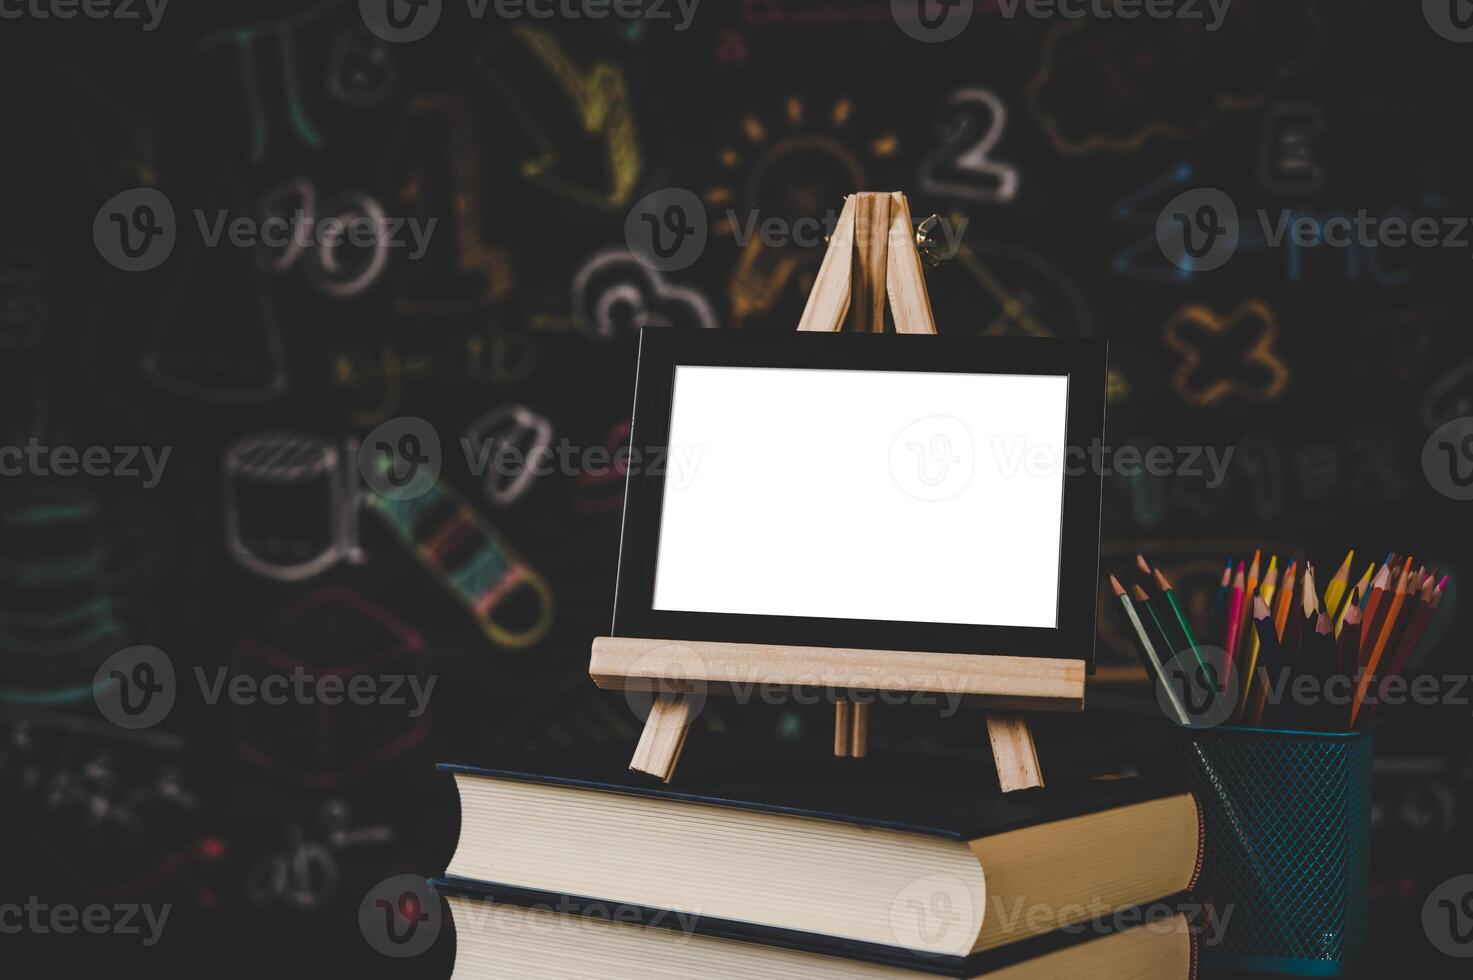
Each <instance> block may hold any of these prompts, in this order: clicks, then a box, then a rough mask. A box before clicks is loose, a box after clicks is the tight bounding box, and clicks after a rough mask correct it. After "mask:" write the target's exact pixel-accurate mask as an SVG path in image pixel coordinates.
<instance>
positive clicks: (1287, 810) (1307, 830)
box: [1174, 728, 1371, 977]
mask: <svg viewBox="0 0 1473 980" xmlns="http://www.w3.org/2000/svg"><path fill="white" fill-rule="evenodd" d="M1177 733H1178V734H1177V740H1176V744H1175V747H1174V755H1175V757H1176V761H1177V763H1178V765H1179V766H1180V767H1181V768H1182V771H1183V772H1184V773H1185V775H1186V777H1187V781H1188V782H1189V783H1190V785H1191V787H1192V790H1193V792H1194V793H1196V795H1197V799H1198V801H1199V802H1200V804H1201V807H1202V814H1203V819H1204V820H1205V823H1206V837H1205V843H1206V850H1205V853H1204V855H1203V862H1202V874H1201V877H1200V878H1199V880H1198V884H1197V889H1196V894H1197V897H1198V898H1199V899H1201V900H1202V901H1204V902H1205V903H1209V904H1211V905H1212V906H1213V907H1214V908H1215V909H1216V910H1217V911H1218V920H1219V922H1221V921H1222V918H1223V915H1224V913H1225V912H1226V910H1228V909H1231V910H1232V911H1231V916H1230V917H1229V918H1227V921H1226V922H1225V923H1224V924H1223V926H1222V928H1221V935H1217V936H1212V935H1207V936H1204V943H1203V946H1202V961H1203V964H1204V965H1206V966H1208V967H1210V968H1212V969H1218V970H1230V971H1247V972H1254V973H1278V974H1291V975H1297V976H1306V977H1333V976H1340V975H1342V974H1344V973H1347V972H1349V970H1350V968H1351V966H1352V963H1353V960H1354V959H1355V956H1356V954H1357V953H1358V952H1359V951H1360V949H1361V946H1362V945H1363V943H1364V942H1365V938H1366V902H1367V889H1368V887H1369V881H1370V858H1371V843H1370V840H1371V733H1370V732H1369V731H1360V732H1347V733H1329V732H1301V731H1279V730H1265V729H1246V728H1214V729H1200V730H1188V729H1178V730H1177Z"/></svg>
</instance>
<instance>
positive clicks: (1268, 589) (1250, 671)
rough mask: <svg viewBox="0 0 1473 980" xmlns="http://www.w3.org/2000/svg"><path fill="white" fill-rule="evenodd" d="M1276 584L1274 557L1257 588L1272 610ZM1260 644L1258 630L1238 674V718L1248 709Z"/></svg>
mask: <svg viewBox="0 0 1473 980" xmlns="http://www.w3.org/2000/svg"><path fill="white" fill-rule="evenodd" d="M1278 582H1279V556H1278V555H1274V556H1272V557H1271V558H1269V560H1268V571H1267V572H1265V573H1264V574H1263V584H1262V585H1260V586H1259V587H1258V597H1259V598H1261V599H1262V600H1263V604H1264V605H1265V606H1266V607H1268V608H1270V609H1271V608H1273V601H1274V589H1275V588H1277V587H1278ZM1245 599H1246V596H1245ZM1255 608H1256V607H1255ZM1269 621H1270V622H1272V621H1273V616H1272V614H1270V616H1269ZM1261 643H1262V641H1260V640H1259V639H1258V630H1257V629H1255V630H1254V631H1253V635H1252V637H1251V638H1250V641H1249V643H1248V659H1247V660H1246V661H1244V662H1243V669H1242V670H1240V671H1239V672H1238V674H1239V676H1240V677H1241V678H1242V684H1241V685H1240V690H1239V691H1238V707H1237V711H1236V716H1237V717H1239V718H1241V717H1242V716H1243V712H1244V710H1245V709H1246V708H1247V707H1248V695H1249V693H1250V692H1252V690H1253V684H1254V680H1255V678H1256V677H1257V676H1258V673H1257V667H1258V651H1259V648H1260V646H1261Z"/></svg>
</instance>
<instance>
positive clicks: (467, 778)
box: [434, 737, 1202, 980]
mask: <svg viewBox="0 0 1473 980" xmlns="http://www.w3.org/2000/svg"><path fill="white" fill-rule="evenodd" d="M628 758H629V755H628V747H627V746H611V747H604V748H590V749H580V750H578V751H577V752H569V753H566V754H557V755H550V756H549V755H544V756H542V757H540V758H537V759H534V760H532V761H530V762H529V763H527V764H517V765H509V766H503V767H501V768H495V769H487V768H475V767H470V766H455V765H451V766H443V767H442V768H443V769H444V770H446V771H447V772H449V773H451V774H452V775H453V776H454V778H455V782H456V785H457V787H458V789H459V791H460V801H461V811H462V821H461V831H460V841H459V844H458V846H457V848H456V851H455V854H454V856H453V857H452V858H451V861H450V865H449V868H448V869H447V871H446V876H445V877H444V878H442V879H438V880H437V881H436V882H435V883H434V884H435V887H436V889H437V890H438V891H439V892H440V894H441V895H443V896H445V898H446V900H447V901H448V903H449V906H450V910H451V914H452V917H453V919H454V921H455V925H456V965H455V973H454V977H455V980H472V978H475V980H488V978H492V977H496V978H501V977H538V978H544V977H587V978H598V980H609V978H616V980H625V978H627V980H664V978H672V980H673V978H681V980H686V978H690V977H723V978H725V977H738V978H748V977H750V978H754V980H755V978H763V980H766V978H771V977H802V978H815V980H817V978H831V977H832V978H837V977H875V978H879V977H921V976H926V975H940V976H952V977H983V976H985V977H989V978H1007V980H1024V978H1027V980H1033V978H1056V977H1057V978H1065V977H1077V976H1084V975H1090V976H1099V977H1111V978H1117V980H1118V978H1127V980H1135V978H1139V980H1146V978H1177V980H1180V978H1187V977H1191V976H1193V975H1194V974H1195V972H1196V949H1195V944H1194V938H1193V932H1192V929H1191V927H1190V925H1189V924H1188V922H1187V920H1186V917H1185V916H1184V915H1183V914H1182V912H1181V908H1182V904H1181V902H1180V901H1179V897H1180V896H1181V895H1182V893H1184V892H1186V891H1187V890H1188V889H1189V888H1190V887H1191V885H1192V883H1193V882H1194V880H1195V878H1196V875H1197V872H1198V870H1199V867H1200V862H1201V854H1202V825H1201V819H1200V815H1199V812H1198V808H1197V805H1196V803H1195V801H1194V800H1193V798H1192V796H1191V795H1190V794H1189V793H1186V792H1183V791H1181V790H1179V789H1177V788H1175V787H1168V786H1159V785H1155V784H1152V783H1150V782H1147V781H1145V780H1141V779H1133V778H1132V779H1101V780H1078V781H1076V782H1073V783H1069V784H1067V785H1066V784H1064V783H1060V784H1059V785H1055V786H1050V787H1047V788H1043V789H1033V790H1025V791H1022V792H1018V793H1011V794H1007V795H1003V794H1000V793H999V792H998V791H997V789H996V777H995V775H991V774H990V772H989V770H988V769H986V768H984V767H982V766H981V764H979V763H967V762H965V761H963V760H954V759H953V760H946V759H941V758H935V757H926V758H917V757H913V756H901V755H885V754H877V755H873V756H870V757H868V758H865V759H848V760H841V759H834V758H832V757H828V758H824V757H819V756H807V755H802V754H799V753H798V751H797V750H796V749H795V748H794V747H793V745H792V744H787V745H783V746H780V747H773V746H769V745H764V744H761V743H759V744H755V745H754V744H753V743H750V742H737V741H720V740H716V739H713V738H710V737H707V738H703V739H702V740H701V745H700V747H699V748H697V747H694V746H693V747H692V748H690V749H688V750H687V752H686V756H685V758H684V759H683V760H682V768H681V778H680V780H679V782H678V783H677V784H676V785H674V786H664V785H661V784H658V783H655V782H653V781H651V780H649V778H648V777H644V776H641V775H639V774H636V773H631V772H629V771H628V770H627V769H626V765H627V761H628ZM989 785H990V787H991V788H990V789H989V788H988V787H989Z"/></svg>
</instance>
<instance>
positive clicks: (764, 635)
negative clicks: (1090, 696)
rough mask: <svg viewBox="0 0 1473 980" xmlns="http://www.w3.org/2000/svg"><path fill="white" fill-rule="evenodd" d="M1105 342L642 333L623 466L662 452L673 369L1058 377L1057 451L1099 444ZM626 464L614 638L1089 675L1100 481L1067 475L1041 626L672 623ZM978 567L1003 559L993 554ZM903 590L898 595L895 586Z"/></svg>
mask: <svg viewBox="0 0 1473 980" xmlns="http://www.w3.org/2000/svg"><path fill="white" fill-rule="evenodd" d="M1107 353H1108V351H1107V345H1106V343H1105V342H1104V341H1102V340H1092V339H1054V338H1027V337H976V336H971V337H968V336H947V335H913V334H861V333H806V332H797V331H793V332H746V331H732V330H694V329H693V330H677V329H669V328H645V329H643V330H641V331H640V341H639V363H638V370H637V375H636V380H635V392H634V411H633V418H632V423H631V427H630V451H631V458H632V459H634V460H639V461H650V460H653V459H656V458H658V455H659V453H660V451H661V450H662V449H663V447H665V446H667V445H668V443H669V436H670V423H671V407H672V399H673V397H674V381H675V369H676V367H677V366H680V365H705V366H721V367H778V368H784V367H786V368H826V369H839V370H858V371H864V370H874V371H919V372H931V373H938V374H940V373H956V374H1017V375H1029V374H1034V375H1067V376H1068V378H1069V383H1068V396H1067V397H1068V406H1067V421H1066V424H1065V429H1066V431H1065V445H1066V446H1067V447H1070V449H1071V452H1072V450H1073V448H1074V447H1082V448H1084V449H1086V450H1087V449H1088V448H1089V446H1090V444H1091V442H1092V441H1094V440H1102V439H1103V437H1104V420H1105V372H1106V364H1107ZM651 469H652V468H651V467H645V466H631V467H630V470H629V475H628V478H627V483H626V490H625V497H624V520H623V529H622V532H621V536H620V545H619V564H618V578H617V581H616V584H615V598H614V619H613V625H612V629H611V632H612V635H613V636H625V637H641V638H647V639H666V640H688V641H717V642H728V643H755V644H774V645H787V646H815V647H842V648H854V649H867V650H908V651H910V650H913V651H924V652H929V653H955V654H989V655H995V656H1015V657H1049V658H1059V659H1068V660H1084V661H1085V662H1086V663H1087V665H1088V667H1089V669H1090V670H1093V668H1094V632H1095V610H1096V603H1097V597H1096V590H1097V588H1098V581H1099V558H1100V499H1101V488H1102V484H1103V477H1102V474H1101V473H1099V472H1097V471H1094V470H1093V469H1092V468H1091V467H1089V466H1078V465H1075V466H1071V467H1066V468H1065V474H1064V476H1063V480H1064V489H1063V504H1062V526H1061V528H1060V556H1059V589H1058V599H1059V608H1058V615H1057V617H1056V620H1055V622H1056V626H1055V627H1053V628H1037V627H1020V626H979V625H974V624H965V623H917V622H900V621H893V620H864V619H836V618H827V617H806V616H774V615H762V614H744V613H711V612H677V611H671V610H662V609H655V608H654V605H653V596H654V581H655V564H656V556H657V555H658V553H659V534H660V527H661V517H662V505H663V500H664V490H665V473H664V471H663V468H659V467H655V468H653V469H656V470H658V472H652V471H651ZM988 560H993V561H1005V560H1006V556H1005V555H997V556H990V557H989V558H988ZM901 587H903V586H901Z"/></svg>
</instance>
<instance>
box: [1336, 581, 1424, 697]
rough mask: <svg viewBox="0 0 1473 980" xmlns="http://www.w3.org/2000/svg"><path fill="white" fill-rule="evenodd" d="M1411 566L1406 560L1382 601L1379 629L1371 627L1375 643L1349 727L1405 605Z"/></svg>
mask: <svg viewBox="0 0 1473 980" xmlns="http://www.w3.org/2000/svg"><path fill="white" fill-rule="evenodd" d="M1411 564H1412V560H1411V559H1410V558H1408V559H1407V560H1406V566H1405V567H1404V568H1403V569H1402V572H1401V578H1400V579H1398V580H1397V583H1396V589H1395V591H1394V592H1393V593H1392V594H1391V599H1390V601H1389V602H1386V601H1385V600H1383V601H1382V605H1383V606H1385V607H1386V612H1385V615H1384V616H1382V617H1381V625H1380V628H1379V629H1376V628H1375V627H1374V626H1373V630H1374V631H1375V633H1376V641H1375V644H1374V645H1373V646H1372V647H1371V652H1370V655H1369V656H1368V657H1366V665H1365V670H1364V672H1363V673H1362V674H1361V677H1360V683H1359V684H1358V685H1357V686H1356V693H1355V700H1354V701H1353V702H1352V703H1351V705H1350V724H1351V725H1354V724H1355V722H1356V718H1357V717H1358V716H1359V715H1360V712H1361V710H1362V708H1363V706H1364V704H1365V699H1366V692H1367V691H1368V690H1369V689H1370V686H1371V680H1372V678H1374V677H1375V676H1376V671H1377V670H1378V669H1379V668H1380V666H1381V658H1382V656H1383V655H1384V654H1385V652H1386V644H1387V642H1388V641H1389V640H1390V639H1391V632H1392V629H1393V628H1394V627H1395V626H1396V617H1397V615H1398V614H1399V613H1400V612H1401V607H1402V606H1403V605H1404V604H1405V603H1406V597H1407V581H1408V578H1409V577H1410V575H1411ZM1361 646H1362V649H1364V647H1365V646H1366V644H1365V643H1364V642H1362V644H1361Z"/></svg>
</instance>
